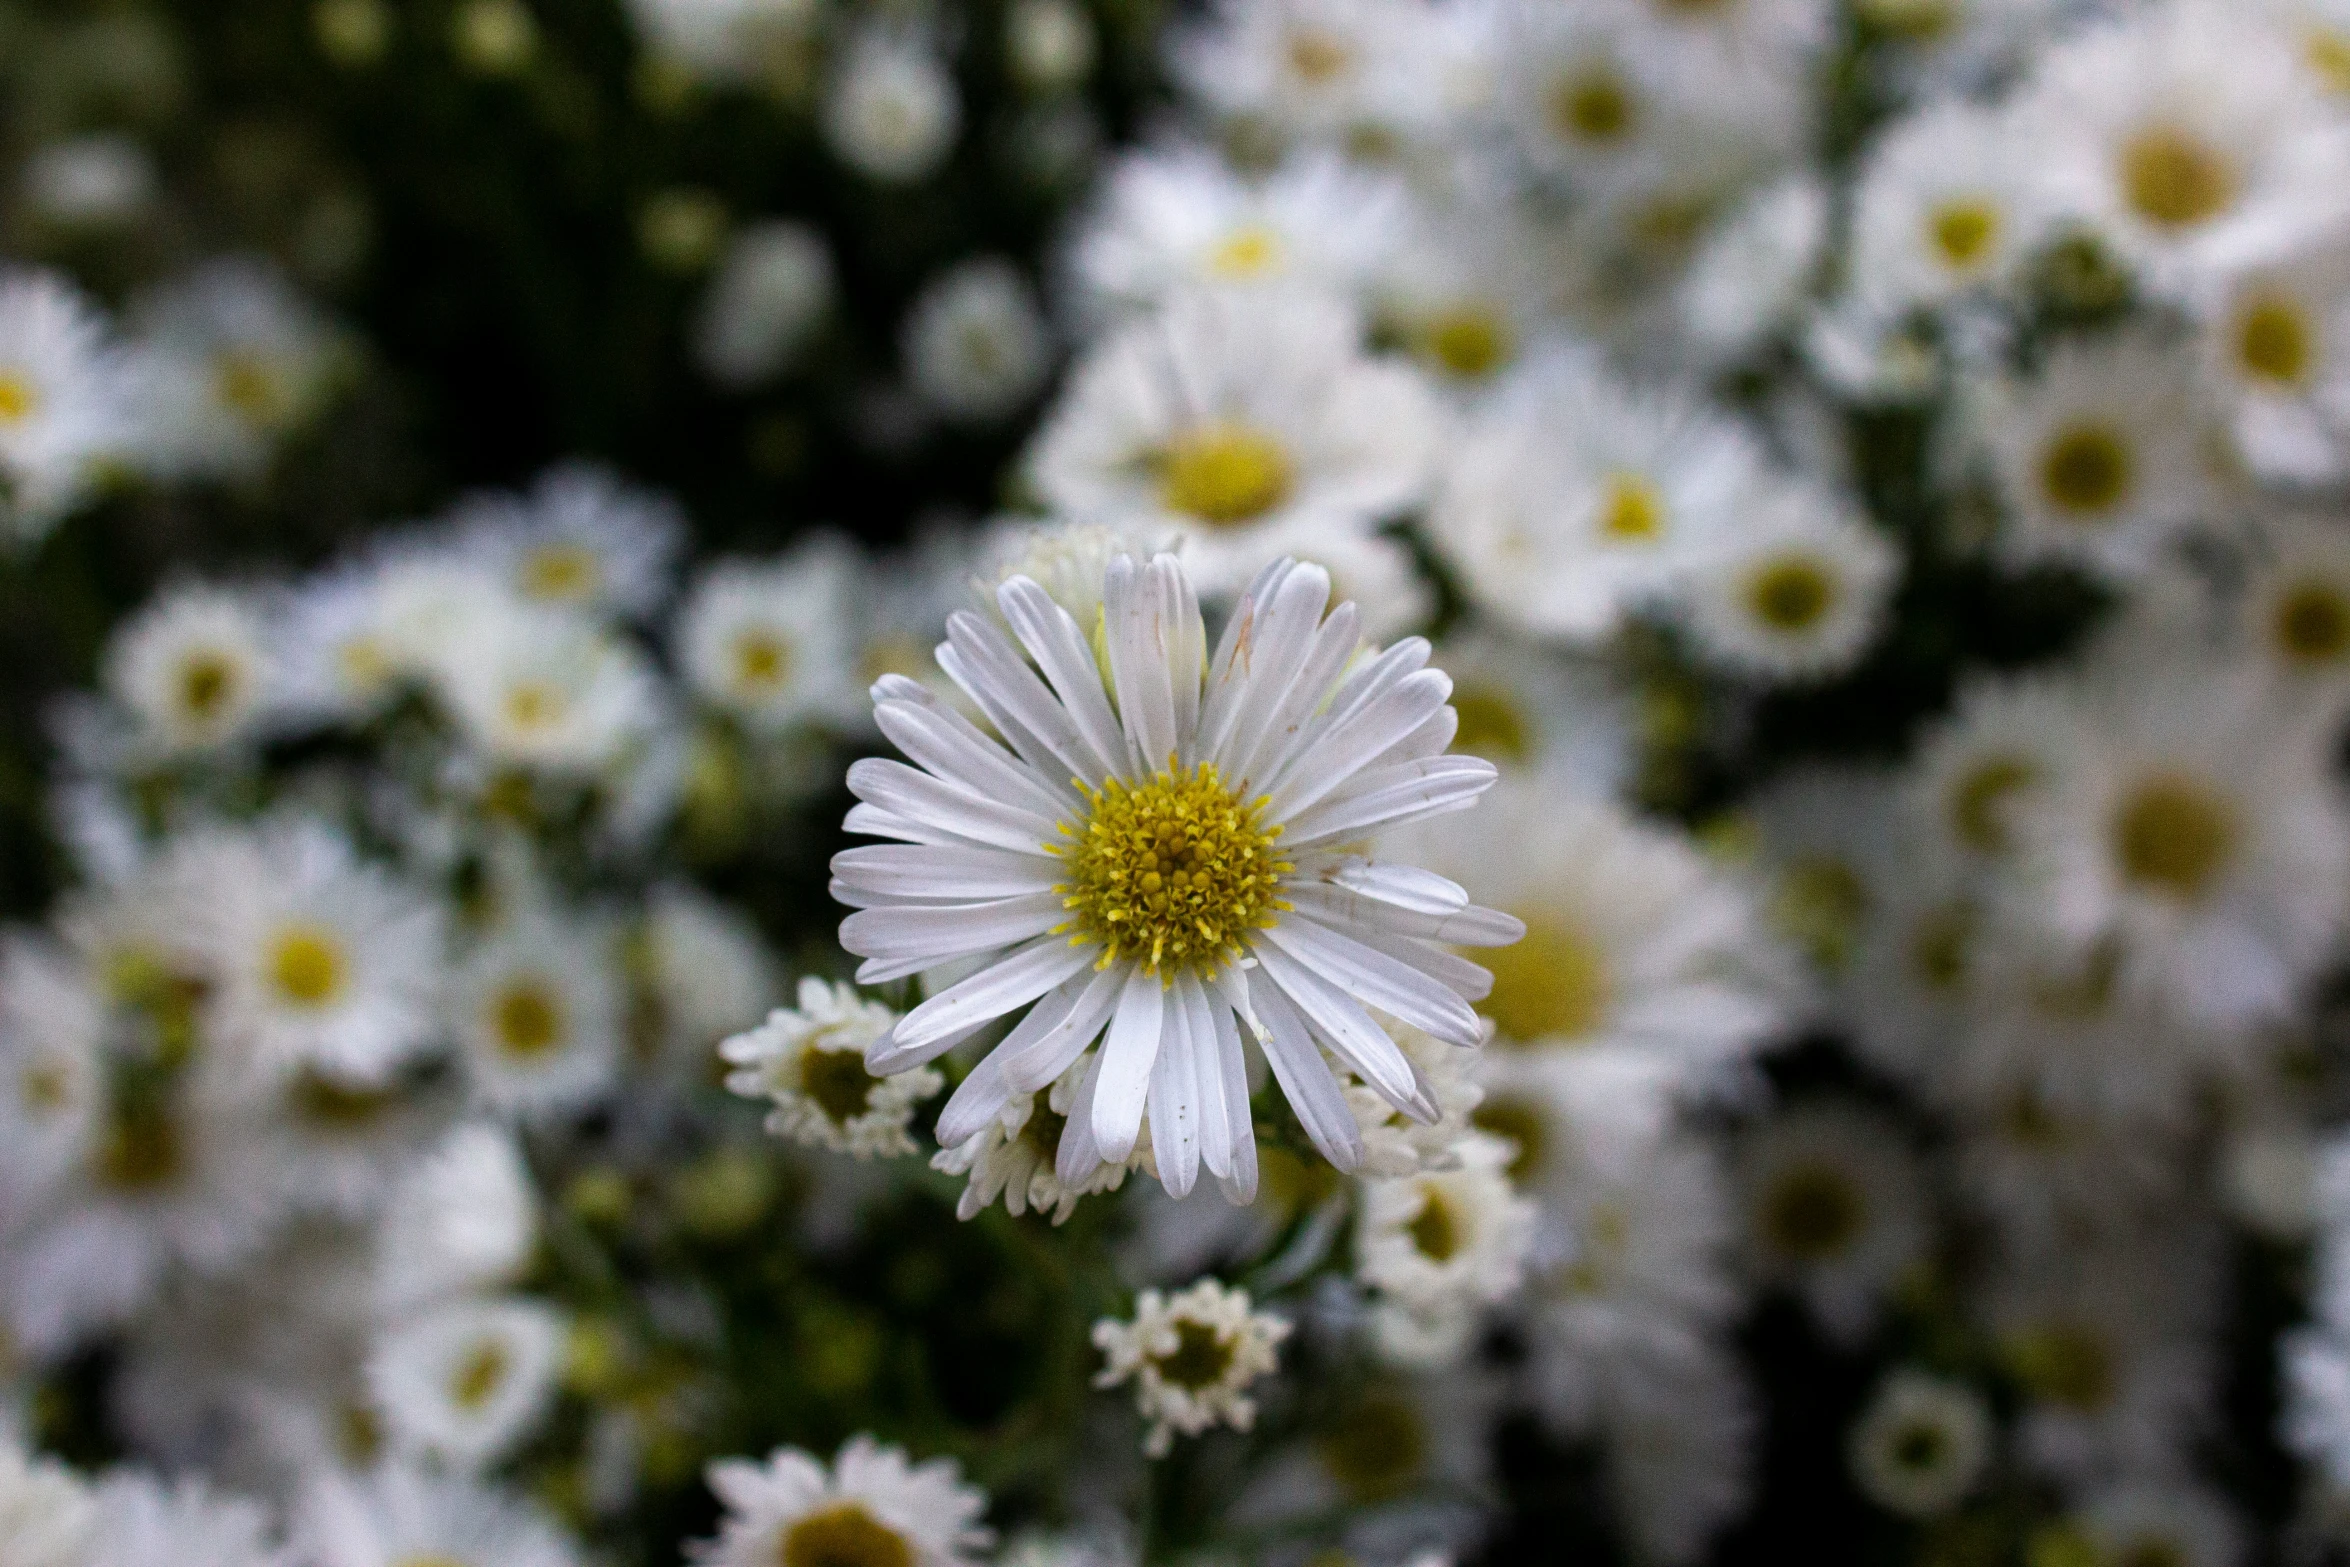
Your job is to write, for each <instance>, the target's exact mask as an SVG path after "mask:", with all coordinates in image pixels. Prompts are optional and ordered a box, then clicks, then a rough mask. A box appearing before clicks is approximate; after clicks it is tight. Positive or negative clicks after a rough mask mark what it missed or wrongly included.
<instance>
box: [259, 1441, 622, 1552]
mask: <svg viewBox="0 0 2350 1567" xmlns="http://www.w3.org/2000/svg"><path fill="white" fill-rule="evenodd" d="M294 1539H295V1544H296V1548H297V1549H298V1550H299V1552H300V1553H301V1556H300V1559H301V1560H303V1561H305V1562H314V1563H316V1564H317V1567H419V1564H422V1563H430V1564H432V1567H576V1564H577V1562H578V1560H579V1556H578V1553H577V1551H576V1550H575V1549H574V1548H573V1546H572V1545H571V1543H570V1542H569V1541H568V1540H566V1539H565V1538H564V1537H563V1535H562V1533H561V1532H560V1531H559V1530H558V1529H557V1528H556V1527H555V1525H554V1522H553V1521H552V1520H551V1519H549V1518H548V1517H546V1515H545V1514H543V1513H541V1512H540V1511H539V1509H538V1508H537V1507H535V1506H533V1505H532V1504H530V1503H528V1502H525V1501H522V1500H520V1499H518V1498H516V1497H514V1496H512V1495H510V1494H508V1493H507V1492H505V1491H502V1490H493V1489H491V1488H490V1487H489V1486H487V1485H485V1484H483V1483H482V1482H480V1481H477V1480H470V1479H467V1478H465V1477H463V1476H461V1475H447V1474H435V1473H427V1472H425V1471H422V1470H419V1469H414V1468H411V1467H409V1466H407V1465H404V1464H400V1463H386V1464H382V1465H379V1466H378V1467H377V1468H375V1469H374V1470H372V1471H369V1472H367V1473H365V1474H360V1475H349V1474H343V1473H340V1472H338V1471H335V1470H332V1469H325V1470H320V1471H315V1472H314V1473H313V1474H312V1476H311V1477H310V1481H309V1486H308V1489H307V1490H306V1491H305V1492H304V1493H303V1495H302V1498H301V1501H300V1503H299V1505H298V1506H297V1508H296V1509H295V1518H294Z"/></svg>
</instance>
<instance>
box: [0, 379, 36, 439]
mask: <svg viewBox="0 0 2350 1567" xmlns="http://www.w3.org/2000/svg"><path fill="white" fill-rule="evenodd" d="M40 406H41V394H40V392H39V391H37V390H36V389H35V388H34V386H33V378H32V377H31V376H29V375H26V374H25V373H24V372H23V371H21V370H0V430H4V429H6V428H7V427H8V426H10V425H12V424H22V423H24V421H25V420H27V419H30V418H31V417H32V416H33V415H34V413H35V412H37V411H38V410H39V409H40Z"/></svg>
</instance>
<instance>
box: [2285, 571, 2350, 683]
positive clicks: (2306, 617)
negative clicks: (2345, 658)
mask: <svg viewBox="0 0 2350 1567" xmlns="http://www.w3.org/2000/svg"><path fill="white" fill-rule="evenodd" d="M2271 626H2272V628H2273V630H2274V634H2275V636H2276V640H2277V648H2278V650H2279V651H2281V652H2282V653H2283V654H2284V655H2285V657H2286V658H2288V659H2290V660H2291V661H2292V662H2294V663H2296V664H2325V663H2331V662H2333V661H2334V660H2335V659H2338V658H2340V657H2341V656H2342V654H2343V653H2344V652H2345V651H2346V650H2350V598H2346V597H2345V596H2344V594H2343V592H2342V590H2341V588H2339V587H2338V586H2336V585H2335V584H2333V583H2331V582H2323V581H2314V580H2313V581H2308V582H2296V583H2294V584H2293V585H2292V586H2291V587H2289V588H2287V589H2286V590H2285V591H2284V592H2283V593H2281V594H2279V595H2278V596H2277V601H2276V611H2275V614H2274V617H2273V619H2272V621H2271Z"/></svg>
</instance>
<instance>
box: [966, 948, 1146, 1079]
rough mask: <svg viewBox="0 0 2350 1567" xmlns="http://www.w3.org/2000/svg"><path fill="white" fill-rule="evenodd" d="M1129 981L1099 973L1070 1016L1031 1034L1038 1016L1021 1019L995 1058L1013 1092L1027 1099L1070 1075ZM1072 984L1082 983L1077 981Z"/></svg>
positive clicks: (1117, 973)
mask: <svg viewBox="0 0 2350 1567" xmlns="http://www.w3.org/2000/svg"><path fill="white" fill-rule="evenodd" d="M1125 978H1126V976H1125V974H1124V972H1123V971H1122V970H1120V969H1117V968H1106V969H1102V970H1099V971H1098V972H1096V973H1094V974H1093V975H1091V976H1089V977H1085V978H1084V979H1083V988H1082V989H1080V990H1078V991H1077V992H1076V994H1075V996H1074V997H1073V998H1072V1000H1071V1002H1070V1004H1069V1008H1068V1010H1067V1011H1066V1012H1063V1013H1061V1014H1060V1015H1059V1016H1057V1017H1048V1018H1047V1019H1046V1020H1045V1021H1044V1022H1041V1023H1036V1026H1035V1027H1034V1028H1033V1029H1032V1028H1031V1027H1030V1026H1029V1025H1030V1024H1031V1023H1033V1022H1035V1020H1036V1014H1035V1013H1033V1012H1032V1013H1030V1014H1029V1015H1028V1016H1027V1017H1024V1018H1022V1019H1021V1020H1020V1026H1019V1027H1018V1028H1015V1029H1013V1030H1012V1032H1011V1033H1009V1034H1007V1035H1005V1036H1004V1042H1003V1043H1002V1044H1000V1045H998V1046H996V1048H995V1050H994V1052H993V1053H994V1055H995V1057H996V1059H997V1060H999V1061H1001V1062H1002V1063H1003V1067H1004V1076H1005V1078H1006V1079H1007V1080H1009V1081H1010V1083H1011V1084H1012V1086H1013V1088H1014V1089H1016V1090H1017V1091H1019V1092H1020V1093H1024V1094H1033V1093H1038V1092H1040V1091H1042V1090H1043V1088H1044V1087H1045V1085H1046V1084H1048V1083H1050V1082H1052V1081H1053V1080H1054V1079H1055V1078H1057V1077H1059V1076H1060V1075H1061V1074H1062V1073H1063V1072H1066V1071H1068V1070H1069V1066H1070V1063H1072V1062H1074V1061H1075V1060H1076V1059H1077V1058H1078V1057H1079V1056H1081V1055H1083V1054H1084V1053H1085V1047H1086V1046H1088V1045H1090V1044H1092V1043H1093V1042H1094V1040H1095V1038H1097V1037H1098V1036H1099V1035H1100V1033H1101V1031H1102V1029H1103V1028H1104V1026H1106V1025H1107V1024H1108V1023H1109V1021H1110V1014H1111V1013H1112V1012H1114V1011H1116V1010H1117V1008H1118V992H1119V990H1120V989H1121V988H1122V987H1123V986H1124V984H1125ZM1070 983H1071V984H1073V985H1074V984H1078V983H1079V981H1078V980H1077V979H1074V978H1073V979H1071V980H1070Z"/></svg>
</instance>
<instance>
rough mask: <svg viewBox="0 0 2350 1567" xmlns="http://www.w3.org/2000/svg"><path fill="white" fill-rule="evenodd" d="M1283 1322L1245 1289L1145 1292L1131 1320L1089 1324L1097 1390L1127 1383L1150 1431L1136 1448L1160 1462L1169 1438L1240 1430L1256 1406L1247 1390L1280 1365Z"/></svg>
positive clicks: (1211, 1286) (1207, 1284)
mask: <svg viewBox="0 0 2350 1567" xmlns="http://www.w3.org/2000/svg"><path fill="white" fill-rule="evenodd" d="M1289 1327H1290V1325H1289V1322H1288V1321H1287V1320H1286V1319H1285V1318H1282V1317H1277V1316H1274V1315H1273V1314H1272V1313H1270V1312H1264V1311H1257V1310H1255V1309H1253V1308H1252V1307H1251V1306H1250V1304H1249V1298H1248V1291H1246V1290H1238V1289H1229V1288H1227V1287H1226V1286H1225V1285H1224V1284H1222V1283H1221V1282H1219V1281H1218V1280H1215V1279H1212V1278H1208V1279H1200V1280H1197V1281H1196V1282H1194V1283H1192V1284H1191V1285H1189V1286H1188V1287H1186V1288H1184V1289H1180V1290H1177V1291H1176V1292H1175V1293H1174V1294H1173V1295H1162V1294H1161V1293H1160V1292H1159V1291H1157V1290H1144V1291H1143V1292H1142V1293H1141V1294H1140V1295H1138V1296H1136V1297H1135V1301H1134V1317H1133V1320H1131V1321H1126V1322H1121V1321H1119V1320H1118V1319H1116V1318H1114V1317H1104V1318H1103V1319H1102V1320H1100V1321H1099V1322H1096V1323H1095V1324H1094V1325H1093V1342H1094V1346H1095V1347H1096V1348H1098V1349H1099V1350H1100V1351H1101V1352H1102V1356H1103V1358H1104V1360H1105V1362H1106V1364H1105V1365H1104V1366H1103V1367H1102V1369H1101V1371H1100V1372H1099V1373H1098V1374H1096V1376H1095V1377H1094V1379H1093V1380H1094V1386H1096V1387H1117V1386H1120V1385H1121V1384H1123V1383H1125V1382H1128V1381H1132V1382H1133V1383H1134V1401H1135V1407H1136V1408H1137V1409H1139V1410H1140V1411H1141V1413H1142V1417H1143V1418H1144V1419H1145V1420H1148V1421H1149V1422H1150V1423H1151V1424H1150V1431H1149V1432H1148V1434H1147V1435H1146V1436H1145V1437H1144V1439H1143V1447H1142V1450H1143V1451H1144V1452H1145V1453H1146V1454H1148V1455H1149V1456H1151V1457H1153V1458H1163V1457H1165V1456H1166V1454H1167V1452H1168V1450H1169V1449H1170V1448H1171V1447H1173V1446H1174V1442H1175V1436H1176V1433H1178V1432H1180V1433H1181V1434H1183V1435H1184V1436H1197V1435H1199V1434H1200V1433H1201V1432H1203V1431H1206V1430H1208V1429H1210V1428H1212V1427H1214V1426H1219V1425H1227V1426H1230V1427H1232V1428H1233V1429H1234V1430H1236V1431H1246V1430H1247V1429H1249V1427H1251V1426H1252V1425H1254V1424H1256V1418H1257V1403H1256V1400H1255V1399H1254V1398H1251V1397H1250V1396H1249V1395H1248V1391H1247V1390H1248V1388H1249V1387H1250V1385H1251V1384H1253V1383H1254V1382H1256V1380H1257V1379H1258V1378H1260V1377H1267V1376H1271V1375H1272V1374H1273V1372H1274V1371H1276V1370H1277V1369H1279V1367H1280V1364H1281V1355H1280V1345H1281V1341H1282V1340H1283V1339H1285V1338H1287V1337H1289Z"/></svg>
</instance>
